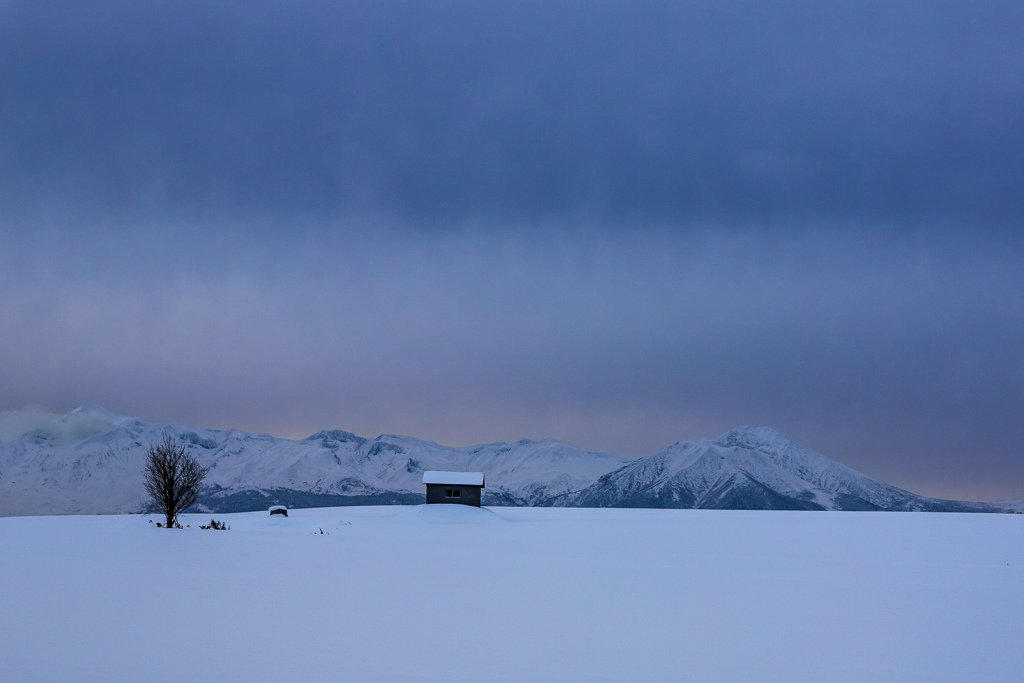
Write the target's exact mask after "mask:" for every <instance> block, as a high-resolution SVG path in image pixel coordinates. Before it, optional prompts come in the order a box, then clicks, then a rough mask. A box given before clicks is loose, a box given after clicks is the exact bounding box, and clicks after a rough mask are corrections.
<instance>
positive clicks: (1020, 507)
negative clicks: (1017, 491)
mask: <svg viewBox="0 0 1024 683" xmlns="http://www.w3.org/2000/svg"><path fill="white" fill-rule="evenodd" d="M992 504H993V505H995V506H996V507H1000V508H1002V509H1004V510H1006V511H1008V512H1019V513H1022V514H1024V498H1017V499H1016V500H997V501H996V502H994V503H992Z"/></svg>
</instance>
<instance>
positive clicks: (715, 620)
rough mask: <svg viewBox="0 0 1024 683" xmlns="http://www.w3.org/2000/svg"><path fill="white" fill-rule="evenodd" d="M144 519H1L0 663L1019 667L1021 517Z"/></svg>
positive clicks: (167, 672)
mask: <svg viewBox="0 0 1024 683" xmlns="http://www.w3.org/2000/svg"><path fill="white" fill-rule="evenodd" d="M149 519H150V517H149V516H140V515H130V516H129V515H124V516H115V515H108V516H95V515H88V516H86V515H79V516H63V517H20V518H6V519H0V549H2V552H3V580H2V581H0V605H2V606H3V611H2V615H3V616H2V618H0V678H2V679H3V680H4V681H11V682H18V683H21V682H23V681H24V682H27V681H40V682H42V681H47V682H49V681H75V682H81V683H94V682H95V683H122V682H124V683H129V682H130V683H136V682H138V681H146V682H147V683H163V682H164V681H166V682H168V683H170V682H174V683H177V682H180V681H225V682H226V681H247V682H253V683H256V682H259V683H262V682H264V681H265V682H267V683H281V682H286V681H301V682H303V683H305V682H310V683H320V682H321V681H323V682H328V681H416V682H419V683H433V682H435V681H437V682H438V683H440V682H445V681H450V680H452V678H453V671H455V672H468V673H466V675H465V676H463V677H465V678H468V679H470V680H478V681H484V682H487V683H505V682H508V683H513V682H516V683H518V682H521V681H537V682H547V681H552V682H554V681H559V682H563V681H587V682H590V681H594V682H601V681H609V682H611V681H652V682H659V683H660V682H662V681H664V682H670V681H672V682H674V681H700V682H705V681H707V682H709V683H733V682H736V681H758V682H759V683H776V682H777V683H791V682H793V681H799V682H810V681H829V682H830V683H862V682H864V681H879V682H889V681H900V682H902V681H929V682H934V683H946V682H949V683H962V682H964V681H985V682H986V683H1011V682H1012V683H1016V682H1017V681H1019V680H1020V679H1021V671H1022V669H1024V652H1022V649H1021V647H1020V637H1021V632H1022V631H1024V517H1021V516H1019V515H966V514H946V515H914V514H897V513H886V512H880V513H879V512H875V513H856V512H848V513H842V514H827V513H826V514H805V513H796V512H777V513H772V514H764V513H761V512H744V511H731V510H729V511H720V510H623V509H618V510H607V509H605V510H598V509H551V508H509V507H504V508H502V507H498V508H492V509H486V508H484V509H476V508H467V507H463V506H449V505H432V506H417V507H403V506H388V507H370V506H368V507H347V508H331V509H307V510H295V511H293V512H292V513H291V514H290V515H289V516H288V517H287V518H284V517H280V516H277V517H270V516H269V515H268V514H267V513H266V511H263V512H260V513H236V514H227V515H217V519H219V520H221V521H224V522H226V523H227V525H228V526H230V527H231V529H230V530H229V531H200V530H199V529H198V525H199V524H200V523H206V522H208V521H209V519H210V515H209V514H207V515H205V516H200V515H186V516H185V517H184V519H183V520H182V521H183V522H184V523H185V524H189V525H190V527H189V528H185V529H182V530H180V531H178V530H164V529H155V528H153V527H154V525H153V524H150V523H148V522H149ZM321 530H322V531H323V533H322V534H321V533H319V532H320V531H321ZM454 676H455V677H459V676H458V675H457V674H455V675H454Z"/></svg>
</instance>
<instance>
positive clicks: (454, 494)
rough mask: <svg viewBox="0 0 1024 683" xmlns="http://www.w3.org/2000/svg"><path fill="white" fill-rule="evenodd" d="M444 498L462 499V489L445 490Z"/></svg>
mask: <svg viewBox="0 0 1024 683" xmlns="http://www.w3.org/2000/svg"><path fill="white" fill-rule="evenodd" d="M444 497H445V498H462V489H445V490H444Z"/></svg>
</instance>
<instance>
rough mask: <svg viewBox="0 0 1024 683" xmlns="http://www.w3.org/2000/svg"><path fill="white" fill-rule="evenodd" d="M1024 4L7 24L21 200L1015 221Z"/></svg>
mask: <svg viewBox="0 0 1024 683" xmlns="http://www.w3.org/2000/svg"><path fill="white" fill-rule="evenodd" d="M1022 29H1024V12H1022V11H1021V10H1020V8H1019V7H1018V5H1017V4H1016V3H1010V2H982V3H976V4H971V5H964V4H963V3H955V2H896V3H893V2H865V3H856V4H854V5H844V4H841V3H820V2H802V1H792V0H790V1H786V2H761V1H758V2H754V1H750V2H737V3H729V4H728V6H722V5H721V3H717V2H645V3H640V4H637V3H611V2H596V3H595V2H559V3H546V2H545V3H540V2H489V3H487V5H486V7H483V6H481V5H479V3H474V2H436V3H422V2H405V1H390V2H389V1H385V2H378V1H374V2H350V3H316V2H311V3H302V4H301V5H299V6H287V5H285V4H282V3H260V2H256V3H254V2H236V3H232V2H221V3H206V2H164V3H159V2H158V3H146V4H143V5H139V4H137V3H128V2H100V3H89V4H88V5H83V4H81V3H74V2H31V3H7V7H6V11H5V14H4V17H3V22H2V25H0V81H2V82H3V83H4V88H3V89H2V90H0V117H2V124H3V125H2V128H0V130H2V131H3V132H2V133H0V136H2V137H0V164H2V165H0V174H2V176H0V177H2V179H3V187H4V188H5V189H6V190H7V192H5V197H4V199H5V203H8V204H9V205H18V206H24V205H28V206H29V208H35V209H38V206H39V205H40V204H42V205H44V206H50V205H51V204H53V203H57V204H60V203H61V202H68V203H71V204H73V205H74V206H75V207H76V210H78V211H80V210H81V207H82V206H84V205H89V206H91V207H92V208H93V209H94V210H95V211H97V212H99V213H103V212H107V211H117V212H128V213H131V212H143V213H145V212H147V211H151V212H158V213H160V214H166V212H168V211H175V212H178V213H181V214H184V215H186V216H188V215H194V214H201V215H223V214H225V213H227V214H232V215H233V214H236V213H238V212H242V213H245V214H247V215H250V216H251V215H259V214H266V213H268V212H270V213H277V214H280V213H282V212H283V213H285V214H286V215H289V216H293V215H294V214H295V212H303V213H307V214H312V215H319V216H323V215H333V214H335V213H337V212H347V211H351V210H354V209H358V210H366V209H371V210H375V211H376V210H387V211H390V212H394V213H397V214H400V215H403V216H406V217H412V218H416V219H420V220H431V221H440V222H442V223H444V222H448V221H451V220H453V219H462V218H466V217H479V216H486V217H491V218H495V217H499V218H503V219H504V218H510V217H511V218H516V219H521V220H535V219H538V218H549V217H552V216H554V217H558V218H565V217H578V218H580V219H583V220H588V221H593V220H602V221H608V222H610V223H612V224H615V223H617V222H619V221H622V220H642V221H644V222H652V221H653V222H670V223H671V222H678V221H689V220H694V219H714V220H720V219H723V218H725V219H730V220H740V221H751V220H754V221H787V220H792V219H794V218H799V219H823V218H856V219H866V220H880V219H884V220H891V219H894V218H896V219H899V220H905V221H917V220H922V219H928V220H933V219H936V218H944V219H948V218H950V217H956V218H957V219H960V220H964V219H968V220H973V221H980V222H982V223H985V224H986V225H990V224H991V223H992V222H993V221H995V222H998V223H1000V224H1005V223H1006V222H1008V221H1009V222H1012V221H1013V220H1015V219H1016V218H1018V217H1019V216H1020V214H1021V208H1022V204H1021V202H1022V201H1024V200H1022V199H1021V194H1020V192H1018V191H1017V187H1016V184H1015V182H1014V179H1016V178H1019V177H1021V176H1022V172H1024V167H1022V164H1024V136H1022V134H1021V133H1020V131H1021V130H1024V77H1022V73H1024V55H1022V54H1021V50H1020V47H1019V42H1020V41H1019V36H1020V34H1021V30H1022Z"/></svg>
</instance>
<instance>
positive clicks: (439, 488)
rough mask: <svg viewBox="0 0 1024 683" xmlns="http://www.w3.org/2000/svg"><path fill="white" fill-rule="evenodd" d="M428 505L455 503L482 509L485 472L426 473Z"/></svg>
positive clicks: (424, 475) (424, 476) (424, 481)
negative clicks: (481, 501) (481, 499)
mask: <svg viewBox="0 0 1024 683" xmlns="http://www.w3.org/2000/svg"><path fill="white" fill-rule="evenodd" d="M423 483H424V484H426V486H427V505H430V504H432V503H455V504H457V505H472V506H474V507H480V498H481V496H482V495H483V489H484V473H483V472H430V471H428V472H424V473H423Z"/></svg>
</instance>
